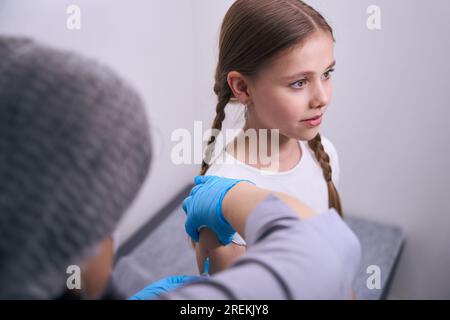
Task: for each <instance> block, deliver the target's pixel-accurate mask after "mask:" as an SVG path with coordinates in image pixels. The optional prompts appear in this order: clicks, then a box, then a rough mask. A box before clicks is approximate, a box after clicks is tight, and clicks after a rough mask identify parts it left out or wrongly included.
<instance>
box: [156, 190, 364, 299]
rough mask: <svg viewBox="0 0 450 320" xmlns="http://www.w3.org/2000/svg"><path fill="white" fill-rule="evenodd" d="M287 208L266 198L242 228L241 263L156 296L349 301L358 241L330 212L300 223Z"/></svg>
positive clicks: (356, 262) (357, 263)
mask: <svg viewBox="0 0 450 320" xmlns="http://www.w3.org/2000/svg"><path fill="white" fill-rule="evenodd" d="M277 195H278V194H277ZM291 207H292V206H288V205H286V203H285V202H283V201H281V200H280V198H278V197H277V196H275V195H274V194H270V195H269V196H266V198H265V199H264V201H262V202H260V203H259V204H258V206H257V207H256V208H254V209H253V210H252V212H251V214H250V215H249V217H248V220H247V222H246V224H245V232H244V237H245V239H246V241H247V246H248V251H247V253H246V254H245V255H244V256H243V257H242V258H241V259H239V260H238V261H237V262H236V263H235V264H234V265H233V266H232V267H231V268H230V269H228V270H226V271H224V272H222V273H218V274H216V275H214V276H212V277H210V278H209V279H208V280H205V281H201V282H196V283H191V284H188V285H186V286H184V287H183V288H182V289H180V290H178V291H175V292H172V293H170V294H168V295H165V296H162V298H166V299H350V298H351V288H352V284H353V280H354V277H355V275H356V271H357V270H358V267H359V264H360V259H361V248H360V244H359V241H358V239H357V238H356V236H355V235H354V234H353V232H352V231H351V230H350V229H349V228H348V227H347V226H346V224H345V223H344V222H343V221H342V219H341V218H340V217H339V215H338V214H337V213H336V211H334V210H333V209H330V210H329V211H328V212H326V213H323V214H320V215H316V216H313V217H311V218H308V219H304V220H300V219H299V215H298V212H295V211H294V210H292V209H291ZM230 220H232V219H230ZM239 231H240V230H238V232H239Z"/></svg>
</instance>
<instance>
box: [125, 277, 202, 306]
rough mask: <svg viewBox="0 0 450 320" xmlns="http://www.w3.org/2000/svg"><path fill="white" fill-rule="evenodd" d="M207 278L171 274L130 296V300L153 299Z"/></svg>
mask: <svg viewBox="0 0 450 320" xmlns="http://www.w3.org/2000/svg"><path fill="white" fill-rule="evenodd" d="M201 279H205V276H185V275H182V276H170V277H167V278H164V279H161V280H158V281H156V282H154V283H152V284H149V285H148V286H146V287H145V288H144V289H142V290H141V291H139V292H138V293H135V294H134V295H133V296H131V297H129V298H128V300H152V299H156V298H158V297H159V296H160V295H161V294H163V293H167V292H170V291H173V290H175V289H178V288H179V287H181V286H183V285H185V284H187V283H191V282H195V281H199V280H201Z"/></svg>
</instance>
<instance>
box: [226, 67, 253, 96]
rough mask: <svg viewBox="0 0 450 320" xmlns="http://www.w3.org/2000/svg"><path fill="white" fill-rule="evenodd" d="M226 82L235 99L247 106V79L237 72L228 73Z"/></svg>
mask: <svg viewBox="0 0 450 320" xmlns="http://www.w3.org/2000/svg"><path fill="white" fill-rule="evenodd" d="M227 82H228V86H229V87H230V89H231V91H232V92H233V94H234V96H235V97H236V99H237V100H239V102H240V103H242V104H247V103H248V102H249V100H250V94H249V87H248V79H247V78H246V77H244V76H243V75H242V74H241V73H240V72H238V71H230V72H229V73H228V75H227Z"/></svg>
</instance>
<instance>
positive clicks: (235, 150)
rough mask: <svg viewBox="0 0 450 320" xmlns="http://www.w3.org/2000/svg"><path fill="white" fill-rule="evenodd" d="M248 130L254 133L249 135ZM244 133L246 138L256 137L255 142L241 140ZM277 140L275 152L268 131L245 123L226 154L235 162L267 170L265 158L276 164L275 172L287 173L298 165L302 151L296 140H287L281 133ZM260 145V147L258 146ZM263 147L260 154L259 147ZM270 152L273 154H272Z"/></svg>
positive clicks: (229, 145)
mask: <svg viewBox="0 0 450 320" xmlns="http://www.w3.org/2000/svg"><path fill="white" fill-rule="evenodd" d="M249 129H252V130H254V133H249V131H248V130H249ZM260 129H263V130H265V131H266V132H267V134H261V132H260V131H259V130H260ZM252 130H250V131H252ZM246 133H249V134H247V137H252V136H256V141H255V139H253V140H252V139H251V138H245V139H243V136H244V135H245V134H246ZM275 137H276V135H275ZM278 139H279V148H278V150H277V148H272V135H271V132H270V130H268V129H266V128H261V127H259V126H253V125H250V124H249V123H246V124H245V126H244V128H243V131H242V132H241V133H240V134H239V135H238V136H237V137H236V138H235V139H233V141H231V142H230V144H228V146H227V152H229V153H230V154H231V155H233V157H234V158H236V159H237V160H239V161H241V162H244V163H246V164H247V165H249V166H252V167H255V168H257V169H264V168H268V165H267V158H270V160H271V161H276V162H277V164H276V166H277V168H278V169H277V170H276V171H279V172H281V171H287V170H290V169H292V168H294V167H295V166H296V165H297V164H298V162H299V161H300V159H301V157H302V150H301V148H300V146H299V143H298V141H297V140H296V139H292V138H289V137H287V136H285V135H283V134H281V133H280V134H279V135H278ZM239 142H241V143H239ZM260 143H261V144H262V145H260ZM264 145H266V148H265V150H261V153H260V146H264ZM272 150H273V152H274V154H272ZM251 154H252V155H253V158H252V157H251ZM277 156H278V158H277ZM261 157H264V159H261ZM255 158H256V163H255ZM252 159H253V160H252ZM272 164H273V162H272Z"/></svg>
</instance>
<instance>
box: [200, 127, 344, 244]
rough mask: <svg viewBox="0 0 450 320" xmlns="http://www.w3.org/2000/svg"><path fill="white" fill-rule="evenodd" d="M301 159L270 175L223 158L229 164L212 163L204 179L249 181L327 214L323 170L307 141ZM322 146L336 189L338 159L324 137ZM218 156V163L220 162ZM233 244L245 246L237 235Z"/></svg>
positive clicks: (326, 189) (303, 142) (227, 156)
mask: <svg viewBox="0 0 450 320" xmlns="http://www.w3.org/2000/svg"><path fill="white" fill-rule="evenodd" d="M299 145H300V148H301V150H302V157H301V159H300V161H299V162H298V163H297V165H296V166H295V167H294V168H292V169H290V170H288V171H282V172H273V173H270V174H267V171H263V170H259V169H257V168H254V167H251V166H249V165H247V164H245V163H243V162H241V161H239V160H237V159H236V158H234V157H233V156H232V155H230V154H229V153H228V152H224V151H223V152H224V153H225V154H223V153H222V154H221V156H223V158H222V159H225V160H226V161H222V163H220V162H219V161H217V160H216V161H215V162H213V164H212V165H211V166H210V167H209V169H208V171H207V172H206V174H205V175H213V176H220V177H224V178H232V179H248V180H250V181H252V182H254V183H255V184H256V185H257V186H258V187H261V188H264V189H269V190H273V191H278V192H284V193H287V194H289V195H291V196H293V197H295V198H297V199H300V200H301V201H303V202H304V203H306V204H307V205H308V206H310V207H311V208H312V209H313V210H314V211H316V212H317V213H323V212H326V211H327V210H328V188H327V185H326V182H325V178H324V176H323V171H322V168H321V167H320V164H319V162H318V161H317V159H316V157H315V156H314V152H313V151H312V150H311V148H310V147H309V145H308V143H307V141H300V140H299ZM322 145H323V147H324V149H325V152H326V153H327V154H328V156H329V157H330V165H331V169H332V179H333V182H334V184H335V186H336V188H337V186H338V184H339V159H338V155H337V152H336V149H335V147H334V145H333V144H332V143H331V142H330V141H329V140H328V139H327V138H325V137H323V136H322ZM221 156H219V159H220V158H221ZM233 242H234V243H236V244H239V245H245V241H244V240H243V239H242V237H241V236H240V235H238V233H236V235H235V237H234V239H233Z"/></svg>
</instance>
